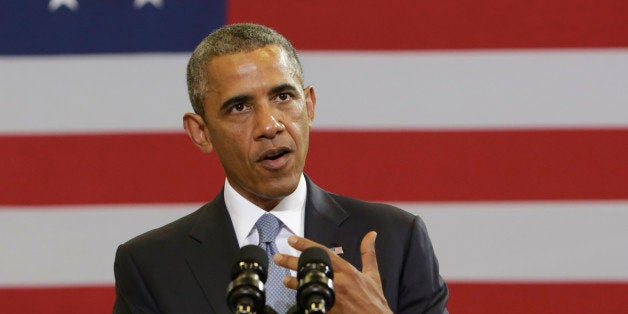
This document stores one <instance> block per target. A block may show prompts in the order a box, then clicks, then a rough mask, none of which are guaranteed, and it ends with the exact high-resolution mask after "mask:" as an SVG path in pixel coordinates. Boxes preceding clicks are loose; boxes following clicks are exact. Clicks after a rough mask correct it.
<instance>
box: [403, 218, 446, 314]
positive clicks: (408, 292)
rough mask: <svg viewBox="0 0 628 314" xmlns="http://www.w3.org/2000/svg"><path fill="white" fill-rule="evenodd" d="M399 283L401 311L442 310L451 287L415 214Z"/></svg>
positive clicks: (428, 313)
mask: <svg viewBox="0 0 628 314" xmlns="http://www.w3.org/2000/svg"><path fill="white" fill-rule="evenodd" d="M406 252H407V253H406V259H405V261H404V264H403V273H402V276H401V283H400V287H399V303H398V313H399V314H410V313H412V314H416V313H424V314H442V313H447V309H446V308H445V306H446V305H447V299H448V298H449V290H448V288H447V285H446V284H445V282H444V281H443V278H441V276H440V274H439V269H438V261H437V260H436V256H435V255H434V249H433V247H432V242H431V241H430V238H429V237H428V235H427V229H426V227H425V224H424V223H423V220H421V218H419V217H418V216H417V217H415V219H414V221H413V226H412V232H411V234H410V237H409V239H408V244H407V248H406Z"/></svg>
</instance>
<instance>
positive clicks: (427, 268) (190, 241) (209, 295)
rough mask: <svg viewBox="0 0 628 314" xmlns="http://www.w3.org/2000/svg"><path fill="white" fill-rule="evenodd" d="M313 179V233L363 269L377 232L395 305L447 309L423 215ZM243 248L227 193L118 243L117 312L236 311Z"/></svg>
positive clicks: (309, 222)
mask: <svg viewBox="0 0 628 314" xmlns="http://www.w3.org/2000/svg"><path fill="white" fill-rule="evenodd" d="M306 180H307V187H308V189H307V202H306V206H305V207H306V208H305V231H304V232H305V237H306V238H309V239H312V240H314V241H316V242H318V243H321V244H324V245H327V246H328V247H333V246H342V248H343V251H344V253H343V254H342V255H341V257H343V258H344V259H345V260H347V261H349V262H350V263H351V264H353V265H354V266H355V267H356V268H357V269H361V267H362V265H361V257H360V242H361V240H362V237H363V236H364V235H365V234H366V233H367V232H368V231H371V230H375V231H377V234H378V236H377V242H376V252H377V261H378V265H379V271H380V274H381V278H382V284H383V288H384V294H385V296H386V299H387V301H388V305H389V306H390V307H391V309H392V310H393V312H395V313H413V314H415V313H429V314H435V313H438V314H440V313H444V312H446V310H445V305H446V303H447V299H448V295H449V293H448V289H447V286H446V285H445V283H444V282H443V280H442V278H441V277H440V275H439V271H438V262H437V260H436V257H435V256H434V251H433V249H432V244H431V242H430V239H429V238H428V235H427V231H426V228H425V225H424V224H423V221H422V220H421V219H420V218H419V217H417V216H414V215H411V214H409V213H407V212H405V211H403V210H401V209H398V208H396V207H393V206H390V205H385V204H375V203H368V202H363V201H360V200H356V199H352V198H348V197H344V196H339V195H335V194H331V193H328V192H326V191H324V190H322V189H320V188H319V187H318V186H316V185H315V184H313V183H312V182H311V181H310V180H309V179H306ZM238 249H239V247H238V241H237V239H236V235H235V231H234V229H233V226H232V223H231V219H230V216H229V214H228V212H227V209H226V206H225V202H224V198H223V193H222V192H221V193H219V194H218V196H216V198H215V199H214V200H213V201H211V202H210V203H208V204H206V205H204V206H203V207H201V208H200V209H198V210H197V211H195V212H193V213H191V214H189V215H187V216H185V217H183V218H181V219H179V220H177V221H175V222H172V223H170V224H168V225H165V226H163V227H161V228H158V229H155V230H152V231H149V232H147V233H145V234H142V235H140V236H138V237H136V238H134V239H131V240H129V241H128V242H126V243H124V244H122V245H120V247H118V251H117V252H116V259H115V266H114V271H115V277H116V302H115V305H114V309H113V312H114V313H177V314H185V313H218V314H226V313H230V311H229V309H228V307H227V302H226V297H225V295H226V288H227V285H228V284H229V270H230V267H231V262H232V259H233V258H234V256H235V254H236V252H237V251H238Z"/></svg>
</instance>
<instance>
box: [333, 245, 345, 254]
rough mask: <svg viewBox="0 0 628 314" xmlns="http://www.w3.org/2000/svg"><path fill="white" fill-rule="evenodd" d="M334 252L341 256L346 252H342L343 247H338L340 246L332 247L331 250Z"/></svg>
mask: <svg viewBox="0 0 628 314" xmlns="http://www.w3.org/2000/svg"><path fill="white" fill-rule="evenodd" d="M329 249H330V250H331V251H332V252H334V253H336V254H338V255H340V254H342V253H344V251H343V250H342V246H340V245H338V246H332V247H330V248H329Z"/></svg>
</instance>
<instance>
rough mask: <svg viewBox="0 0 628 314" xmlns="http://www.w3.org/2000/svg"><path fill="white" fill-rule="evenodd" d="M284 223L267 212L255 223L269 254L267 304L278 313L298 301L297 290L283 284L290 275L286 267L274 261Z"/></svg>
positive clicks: (260, 242)
mask: <svg viewBox="0 0 628 314" xmlns="http://www.w3.org/2000/svg"><path fill="white" fill-rule="evenodd" d="M282 225H283V224H282V223H281V221H279V219H277V217H275V216H274V215H272V214H269V213H265V214H264V215H262V217H260V218H259V219H258V220H257V222H256V223H255V227H256V228H257V232H258V233H259V246H260V247H261V248H262V249H264V250H265V251H266V254H268V260H269V262H268V280H266V304H267V305H270V307H272V308H273V309H274V310H275V311H277V313H286V312H287V311H288V309H289V308H290V307H291V306H292V305H293V304H295V303H296V299H295V296H296V292H295V291H294V290H292V289H289V288H286V286H284V285H283V279H284V278H285V277H286V276H289V275H290V271H289V270H288V269H286V268H283V267H280V266H277V265H276V264H275V262H273V255H275V254H276V253H277V252H278V250H277V244H275V238H277V235H278V234H279V231H280V230H281V226H282Z"/></svg>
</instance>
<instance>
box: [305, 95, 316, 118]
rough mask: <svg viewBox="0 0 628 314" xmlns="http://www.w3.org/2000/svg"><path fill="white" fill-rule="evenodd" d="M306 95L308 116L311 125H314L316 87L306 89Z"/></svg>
mask: <svg viewBox="0 0 628 314" xmlns="http://www.w3.org/2000/svg"><path fill="white" fill-rule="evenodd" d="M304 94H305V106H306V109H307V116H308V117H309V118H310V125H312V121H314V109H315V108H316V93H315V92H314V86H308V87H306V88H305V90H304Z"/></svg>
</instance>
